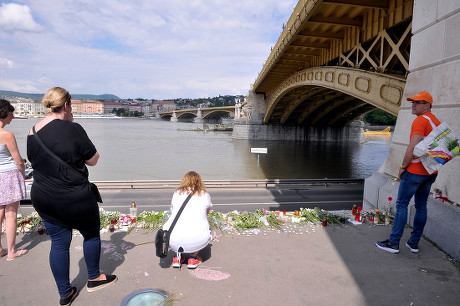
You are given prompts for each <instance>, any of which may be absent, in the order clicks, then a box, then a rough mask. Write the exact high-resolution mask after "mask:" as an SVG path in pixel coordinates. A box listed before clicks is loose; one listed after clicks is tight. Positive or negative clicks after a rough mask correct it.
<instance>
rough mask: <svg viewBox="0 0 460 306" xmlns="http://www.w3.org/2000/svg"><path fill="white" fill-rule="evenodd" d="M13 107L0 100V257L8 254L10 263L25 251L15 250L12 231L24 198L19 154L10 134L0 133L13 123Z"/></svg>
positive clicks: (14, 238) (4, 131) (14, 234)
mask: <svg viewBox="0 0 460 306" xmlns="http://www.w3.org/2000/svg"><path fill="white" fill-rule="evenodd" d="M13 112H14V107H13V106H12V105H11V104H10V102H8V101H7V100H0V232H1V227H2V222H3V218H5V217H6V240H7V244H8V252H6V251H5V250H4V249H3V247H2V244H1V240H0V257H3V256H5V255H6V254H8V259H7V260H8V261H11V260H14V259H15V258H17V257H20V256H22V255H24V254H27V252H28V251H27V250H16V229H17V214H18V208H19V201H20V200H22V199H24V198H25V196H26V188H25V185H24V170H25V167H24V163H23V161H22V157H21V155H20V154H19V150H18V145H17V143H16V138H14V135H13V133H11V132H10V131H7V130H5V129H4V127H5V126H6V125H7V124H10V123H11V120H13Z"/></svg>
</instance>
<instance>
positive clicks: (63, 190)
mask: <svg viewBox="0 0 460 306" xmlns="http://www.w3.org/2000/svg"><path fill="white" fill-rule="evenodd" d="M37 134H38V136H39V137H40V139H41V140H42V142H43V143H44V144H45V146H46V147H48V149H49V150H51V151H52V152H53V153H54V154H56V155H57V156H58V157H59V158H61V159H62V160H63V161H64V162H66V163H68V164H71V165H73V167H70V166H68V165H63V164H62V163H60V162H59V161H57V160H56V159H55V158H53V157H52V156H51V155H50V154H49V153H48V152H46V151H45V150H44V149H43V148H42V147H41V146H40V144H39V143H38V142H37V140H36V139H35V136H33V135H29V136H28V137H27V157H28V158H29V160H30V162H31V163H32V168H33V169H34V172H33V173H34V183H33V185H32V189H31V200H32V204H33V206H34V208H35V210H36V211H37V212H38V214H39V215H40V217H41V218H42V219H43V220H45V221H48V222H51V223H54V224H57V225H60V226H63V227H66V228H69V229H71V228H75V229H80V228H92V227H95V226H97V227H99V222H100V221H99V206H98V204H97V202H96V199H95V197H94V195H93V193H92V192H91V189H90V183H89V180H88V169H87V168H86V165H85V160H89V159H91V158H92V157H93V156H94V154H96V152H97V151H96V148H95V147H94V145H93V143H92V142H91V140H89V138H88V135H87V134H86V132H85V130H84V129H83V128H82V127H81V126H80V125H79V124H78V123H74V122H69V121H64V120H59V119H57V120H53V121H51V122H49V123H48V124H47V125H45V126H44V127H43V128H41V129H40V130H39V131H38V132H37ZM74 168H77V169H78V170H79V171H77V169H74Z"/></svg>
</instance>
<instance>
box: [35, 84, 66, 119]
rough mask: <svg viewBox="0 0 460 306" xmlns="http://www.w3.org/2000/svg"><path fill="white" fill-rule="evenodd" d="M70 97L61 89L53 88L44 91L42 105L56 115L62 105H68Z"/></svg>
mask: <svg viewBox="0 0 460 306" xmlns="http://www.w3.org/2000/svg"><path fill="white" fill-rule="evenodd" d="M71 99H72V97H71V96H70V94H69V92H68V91H67V90H65V89H64V88H61V87H53V88H50V89H48V90H47V91H46V93H45V95H44V96H43V99H42V103H43V105H45V107H46V108H49V109H50V111H51V112H53V113H56V112H59V111H60V110H61V108H62V107H63V106H64V104H66V103H67V104H68V105H70V100H71Z"/></svg>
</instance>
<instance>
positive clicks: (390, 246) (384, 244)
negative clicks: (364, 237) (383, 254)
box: [375, 239, 399, 254]
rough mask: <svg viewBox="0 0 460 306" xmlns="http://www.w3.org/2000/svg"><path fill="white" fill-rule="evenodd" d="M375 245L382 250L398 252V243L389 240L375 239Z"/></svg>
mask: <svg viewBox="0 0 460 306" xmlns="http://www.w3.org/2000/svg"><path fill="white" fill-rule="evenodd" d="M375 246H376V247H378V248H379V249H382V250H384V251H387V252H390V253H393V254H398V253H399V245H397V244H395V243H391V242H390V240H388V239H387V240H385V241H377V242H376V243H375Z"/></svg>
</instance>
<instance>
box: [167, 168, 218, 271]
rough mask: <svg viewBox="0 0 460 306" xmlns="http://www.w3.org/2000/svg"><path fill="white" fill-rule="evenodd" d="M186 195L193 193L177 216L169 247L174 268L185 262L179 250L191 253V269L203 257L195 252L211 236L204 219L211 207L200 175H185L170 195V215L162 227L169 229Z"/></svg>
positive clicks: (193, 173)
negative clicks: (173, 253) (172, 252)
mask: <svg viewBox="0 0 460 306" xmlns="http://www.w3.org/2000/svg"><path fill="white" fill-rule="evenodd" d="M188 195H192V197H191V198H190V200H189V201H188V203H187V205H186V206H185V208H184V210H183V211H182V214H181V215H180V216H179V219H178V220H177V223H176V225H175V227H174V228H173V230H172V232H171V236H170V238H169V246H170V247H171V249H172V250H173V251H175V252H177V254H176V256H174V258H173V267H174V268H179V267H180V266H181V264H182V263H183V262H184V260H185V258H182V252H183V253H191V255H190V257H189V259H188V262H187V267H188V268H189V269H194V268H196V267H197V266H198V265H200V264H201V262H202V259H201V257H200V256H198V251H199V250H201V249H203V248H204V247H206V246H207V245H208V243H209V242H210V241H211V238H212V236H211V231H210V230H209V223H208V219H207V214H208V213H209V211H210V209H211V207H212V203H211V196H210V195H209V194H208V193H207V192H206V188H205V186H204V183H203V181H202V180H201V177H200V175H199V174H198V173H196V172H195V171H190V172H188V173H187V174H185V176H184V177H183V178H182V181H181V184H180V186H179V188H177V190H176V192H175V193H174V194H173V197H172V200H171V211H172V214H171V217H170V218H169V219H168V221H167V222H166V223H165V225H164V226H163V229H165V230H167V229H169V227H170V226H171V223H172V222H173V220H174V218H175V217H176V215H177V212H178V211H179V209H180V208H181V206H182V204H183V203H184V201H185V199H187V197H188Z"/></svg>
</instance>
